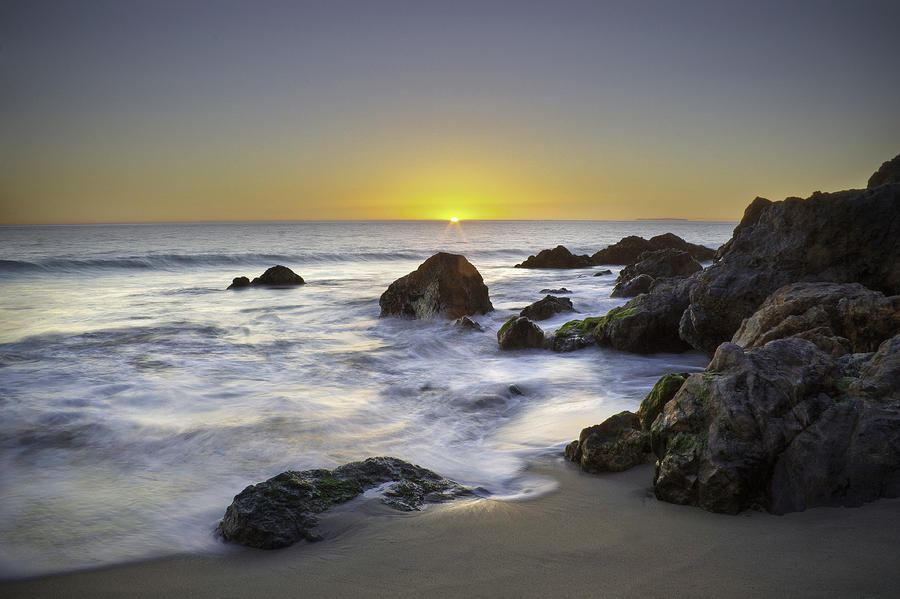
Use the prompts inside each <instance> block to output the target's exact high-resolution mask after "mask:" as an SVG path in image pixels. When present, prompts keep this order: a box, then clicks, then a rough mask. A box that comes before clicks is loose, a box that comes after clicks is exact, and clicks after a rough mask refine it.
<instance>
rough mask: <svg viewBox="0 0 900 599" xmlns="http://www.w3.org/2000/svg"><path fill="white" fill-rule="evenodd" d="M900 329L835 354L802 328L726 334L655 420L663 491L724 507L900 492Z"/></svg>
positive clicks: (801, 505)
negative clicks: (787, 332) (799, 333)
mask: <svg viewBox="0 0 900 599" xmlns="http://www.w3.org/2000/svg"><path fill="white" fill-rule="evenodd" d="M898 350H900V336H895V337H893V338H891V339H889V340H886V341H884V342H883V343H882V344H881V345H880V346H879V349H878V351H877V352H876V353H875V354H874V355H873V354H863V355H859V354H857V355H855V356H853V357H852V359H846V358H848V357H850V356H844V358H835V357H833V356H831V355H829V354H827V353H825V352H822V351H821V350H820V349H819V348H817V347H816V346H815V345H814V344H813V343H811V342H810V341H807V340H805V339H800V338H796V337H792V338H787V339H777V340H774V341H771V342H769V343H767V344H766V345H764V346H762V347H759V348H757V349H754V350H751V351H746V352H745V351H744V350H743V349H742V348H741V347H740V346H738V345H735V344H733V343H723V344H722V345H721V346H719V348H718V350H717V351H716V353H715V356H714V357H713V360H712V362H710V365H709V367H707V369H706V371H705V372H703V373H698V374H693V375H691V376H690V377H688V379H687V380H686V381H685V383H684V384H683V385H682V386H681V388H680V390H679V391H678V393H677V394H676V395H675V397H674V398H673V399H672V400H671V401H670V402H669V403H668V404H667V405H666V406H665V408H664V410H663V412H662V414H661V415H660V416H659V417H658V418H657V419H656V421H655V422H654V423H653V425H652V429H651V431H652V442H653V449H654V452H655V453H656V455H657V457H658V458H659V459H658V461H657V466H656V474H655V477H654V489H655V493H656V496H657V497H658V498H660V499H662V500H665V501H670V502H673V503H683V504H690V505H696V506H699V507H702V508H704V509H707V510H710V511H715V512H726V513H737V512H739V511H741V510H744V509H747V508H749V507H752V506H755V505H759V506H762V507H764V508H765V509H767V510H769V511H771V512H773V513H785V512H790V511H797V510H803V509H806V508H809V507H814V506H837V505H844V506H856V505H860V504H861V503H863V502H866V501H872V500H874V499H877V498H878V497H897V496H900V391H898V389H900V351H898Z"/></svg>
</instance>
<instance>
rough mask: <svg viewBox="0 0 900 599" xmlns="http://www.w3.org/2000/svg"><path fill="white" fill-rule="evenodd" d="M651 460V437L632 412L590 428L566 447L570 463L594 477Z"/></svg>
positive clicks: (608, 419) (621, 413)
mask: <svg viewBox="0 0 900 599" xmlns="http://www.w3.org/2000/svg"><path fill="white" fill-rule="evenodd" d="M650 457H651V454H650V435H649V434H648V433H647V432H645V431H643V430H641V421H640V419H638V417H637V415H636V414H634V413H632V412H628V411H625V412H619V413H618V414H616V415H615V416H610V417H609V418H607V419H606V420H605V421H603V423H601V424H595V425H594V426H589V427H588V428H586V429H584V430H582V431H581V434H580V435H579V436H578V440H576V441H572V442H571V443H569V444H568V445H567V446H566V459H568V460H570V461H572V462H575V463H576V464H578V465H579V466H581V469H582V470H584V471H585V472H592V473H598V472H622V471H623V470H628V469H629V468H632V467H634V466H637V465H638V464H643V463H645V462H647V461H648V460H649V459H650Z"/></svg>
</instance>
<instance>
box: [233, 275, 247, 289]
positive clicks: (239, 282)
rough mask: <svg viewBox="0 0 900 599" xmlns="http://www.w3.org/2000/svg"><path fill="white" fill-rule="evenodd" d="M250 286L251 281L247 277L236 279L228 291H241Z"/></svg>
mask: <svg viewBox="0 0 900 599" xmlns="http://www.w3.org/2000/svg"><path fill="white" fill-rule="evenodd" d="M249 286H250V279H248V278H247V277H235V278H233V279H232V280H231V285H229V286H228V289H241V288H244V287H249Z"/></svg>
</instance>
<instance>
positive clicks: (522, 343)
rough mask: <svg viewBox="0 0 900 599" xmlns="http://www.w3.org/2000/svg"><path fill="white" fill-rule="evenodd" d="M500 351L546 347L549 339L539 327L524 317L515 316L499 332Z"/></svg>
mask: <svg viewBox="0 0 900 599" xmlns="http://www.w3.org/2000/svg"><path fill="white" fill-rule="evenodd" d="M497 343H499V344H500V349H525V348H529V347H546V346H547V339H546V336H545V335H544V331H543V330H542V329H541V327H539V326H538V325H536V324H534V323H533V322H531V321H530V320H529V319H528V318H526V317H524V316H513V317H511V318H510V319H509V320H507V321H506V323H505V324H504V325H503V326H502V327H500V330H499V331H497Z"/></svg>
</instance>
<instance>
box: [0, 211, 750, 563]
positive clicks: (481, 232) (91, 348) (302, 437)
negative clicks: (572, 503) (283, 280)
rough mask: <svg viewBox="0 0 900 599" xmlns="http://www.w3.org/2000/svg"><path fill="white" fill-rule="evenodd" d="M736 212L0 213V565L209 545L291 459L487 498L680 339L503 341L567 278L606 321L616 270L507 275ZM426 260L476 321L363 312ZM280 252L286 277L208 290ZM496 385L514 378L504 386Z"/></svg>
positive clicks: (583, 305) (601, 409) (589, 420)
mask: <svg viewBox="0 0 900 599" xmlns="http://www.w3.org/2000/svg"><path fill="white" fill-rule="evenodd" d="M733 227H734V223H701V222H685V221H628V222H598V221H572V222H560V221H550V222H530V221H529V222H525V221H507V222H497V221H491V222H478V221H470V222H462V223H456V224H447V223H441V222H434V221H427V222H410V221H405V222H328V223H324V222H323V223H319V222H316V223H227V224H221V223H220V224H142V225H79V226H41V227H0V497H2V500H0V575H3V576H21V575H27V574H36V573H46V572H55V571H64V570H71V569H76V568H84V567H92V566H98V565H105V564H111V563H117V562H123V561H128V560H135V559H143V558H149V557H154V556H161V555H167V554H174V553H183V552H214V551H221V550H222V548H223V546H222V544H221V543H220V542H219V541H218V540H217V539H216V538H215V535H214V529H215V526H216V524H217V522H218V520H219V519H220V518H221V516H222V513H223V512H224V510H225V508H226V507H227V506H228V504H229V503H230V502H231V500H232V498H233V496H234V495H235V494H236V493H238V492H239V491H240V490H241V489H243V488H244V487H245V486H247V485H248V484H251V483H255V482H259V481H262V480H265V479H266V478H269V477H271V476H273V475H275V474H277V473H279V472H281V471H283V470H287V469H306V468H314V467H334V466H337V465H339V464H342V463H345V462H348V461H352V460H358V459H363V458H366V457H369V456H375V455H391V456H396V457H399V458H402V459H405V460H408V461H411V462H414V463H417V464H420V465H422V466H425V467H428V468H431V469H433V470H436V471H437V472H439V473H441V474H443V475H444V476H447V477H450V478H453V479H455V480H457V481H459V482H460V483H463V484H465V485H470V486H473V487H478V488H479V489H480V492H481V493H482V494H489V495H491V496H493V497H498V498H509V499H517V498H527V497H530V496H535V495H538V494H541V493H545V492H548V491H550V490H552V482H551V481H548V480H545V479H541V478H539V477H535V476H532V475H529V474H528V473H526V472H525V470H524V466H525V465H526V463H527V461H528V460H529V458H532V457H534V456H536V455H539V454H542V453H548V452H552V453H554V454H559V453H561V452H562V449H563V447H564V445H565V444H566V443H567V442H568V441H570V440H572V439H574V438H576V437H577V435H578V433H579V431H580V430H581V428H583V427H584V426H588V425H591V424H595V423H598V422H601V421H602V420H603V419H605V418H606V417H608V416H610V415H611V414H614V413H616V412H619V411H621V410H625V409H629V410H634V409H636V408H637V406H638V405H639V403H640V401H641V399H642V398H643V396H644V395H645V394H646V393H647V391H648V390H649V389H650V388H651V387H652V386H653V383H654V382H655V381H656V379H657V378H658V377H659V376H661V375H662V374H665V373H667V372H673V371H675V372H681V371H696V370H700V369H702V368H703V367H704V366H705V365H706V362H707V360H706V359H705V358H704V356H702V355H701V354H699V353H696V352H686V353H682V354H654V355H648V356H644V355H634V354H628V353H623V352H618V351H614V350H611V349H606V348H598V347H590V348H586V349H583V350H580V351H575V352H571V353H554V352H551V351H549V350H538V349H532V350H518V351H501V350H500V349H499V348H498V345H497V339H496V332H497V330H498V329H499V328H500V326H501V325H502V324H503V323H504V322H505V321H506V319H507V318H509V316H511V315H512V314H515V313H517V311H518V310H520V309H522V308H523V307H524V306H526V305H528V304H529V303H531V302H534V301H536V300H538V299H540V298H541V297H543V295H545V293H543V292H541V290H542V289H545V288H559V287H566V288H568V289H569V290H571V294H569V295H568V296H567V297H569V298H571V300H572V302H573V304H574V306H575V309H576V310H577V311H578V313H577V314H571V313H569V314H558V315H556V316H554V317H553V318H551V319H550V320H546V321H542V322H540V323H539V324H540V326H541V327H542V328H543V329H544V330H547V331H553V330H555V329H556V328H557V327H558V326H560V325H561V324H563V323H564V322H566V321H567V320H570V319H573V318H583V317H585V316H596V315H602V314H605V313H606V312H607V311H608V310H609V309H610V308H612V307H614V306H617V305H620V304H622V303H624V301H625V300H622V299H614V298H610V297H609V294H610V291H611V289H612V286H613V283H614V280H615V272H617V271H618V269H619V267H615V266H613V267H611V268H612V269H613V271H614V274H613V275H612V276H610V275H605V276H596V277H595V276H593V275H594V273H595V272H596V271H597V270H600V269H601V268H606V267H597V268H594V269H577V270H526V269H516V268H513V266H514V265H515V264H516V263H518V262H521V261H522V260H524V259H525V258H527V257H528V255H529V254H535V253H537V252H538V251H539V250H541V249H543V248H551V247H554V246H556V245H557V244H563V245H565V246H567V247H568V248H569V249H570V250H572V251H573V252H575V253H588V254H590V253H593V252H595V251H597V250H599V249H601V248H603V247H606V246H607V245H609V244H612V243H614V242H616V241H618V240H619V239H620V238H622V237H624V236H626V235H641V236H644V237H650V236H652V235H657V234H660V233H665V232H667V231H671V232H673V233H675V234H677V235H679V236H681V237H683V238H684V239H686V240H688V241H690V242H693V243H700V244H703V245H706V246H709V247H713V248H715V247H718V246H719V245H721V244H722V243H724V242H725V241H726V240H727V239H728V238H729V237H730V235H731V231H732V229H733ZM437 251H448V252H454V253H460V254H464V255H465V256H466V257H467V258H468V259H469V260H470V261H471V262H472V263H473V264H474V265H475V266H476V267H477V268H478V270H479V271H480V273H481V275H482V276H483V277H484V281H485V283H486V284H487V286H488V288H489V291H490V297H491V301H492V302H493V305H494V308H495V310H494V312H491V313H489V314H486V315H478V316H476V317H475V319H476V320H477V321H478V322H479V323H481V325H482V326H483V327H484V328H485V331H484V332H474V331H471V330H467V329H462V328H460V327H454V326H453V325H452V323H451V322H449V321H444V320H406V319H399V318H379V305H378V299H379V296H380V295H381V294H382V293H383V292H384V290H385V289H386V288H387V286H388V285H389V284H390V283H391V282H392V281H394V280H395V279H397V278H399V277H401V276H403V275H405V274H407V273H409V272H410V271H412V270H414V269H415V268H416V267H417V266H418V265H419V264H420V263H421V262H422V261H424V260H425V259H426V258H428V257H429V256H430V255H432V254H433V253H435V252H437ZM275 264H283V265H285V266H288V267H290V268H292V269H293V270H294V271H296V272H297V273H298V274H300V275H302V276H303V277H304V279H306V281H307V284H306V285H303V286H299V287H296V288H290V289H268V288H250V289H244V290H239V291H226V290H225V288H226V287H227V286H228V284H229V283H230V282H231V279H232V278H233V277H235V276H240V275H246V276H248V277H251V278H252V277H254V276H258V275H260V274H261V273H262V272H263V271H264V270H265V269H266V268H268V267H269V266H273V265H275ZM511 385H514V386H515V387H514V389H513V390H511V389H510V386H511Z"/></svg>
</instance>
